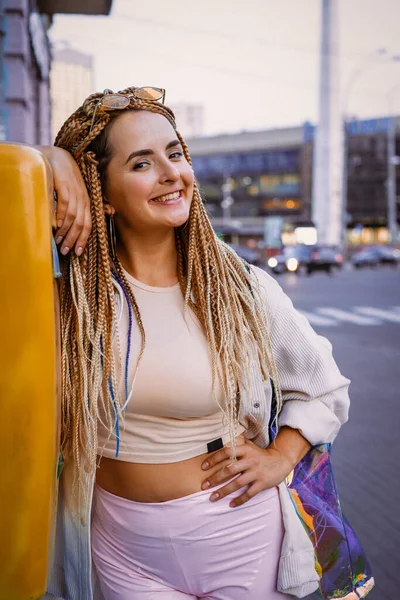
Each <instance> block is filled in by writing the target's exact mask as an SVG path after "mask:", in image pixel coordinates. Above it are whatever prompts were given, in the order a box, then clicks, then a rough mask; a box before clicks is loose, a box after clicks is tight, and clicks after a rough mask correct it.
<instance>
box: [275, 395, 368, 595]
mask: <svg viewBox="0 0 400 600" xmlns="http://www.w3.org/2000/svg"><path fill="white" fill-rule="evenodd" d="M272 409H273V410H272V411H271V420H270V427H269V431H270V439H271V440H273V439H274V438H275V436H276V427H275V426H274V418H273V416H274V415H275V414H276V398H275V395H274V394H273V404H272ZM286 483H287V487H288V490H289V492H290V495H291V498H292V501H293V503H294V505H295V507H296V511H297V514H298V516H299V518H300V520H301V522H302V524H303V526H304V528H305V530H306V531H307V533H308V535H309V537H310V539H311V541H312V543H313V546H314V553H315V567H316V570H317V572H318V573H319V575H320V592H321V594H322V597H323V598H324V599H325V600H331V599H337V600H338V599H345V600H357V599H358V598H364V597H365V596H366V595H367V594H368V592H369V591H370V590H371V589H372V588H373V586H374V578H373V577H372V572H371V567H370V565H369V563H368V560H367V557H366V556H365V552H364V550H363V549H362V546H361V544H360V541H359V540H358V538H357V536H356V534H355V533H354V531H353V529H352V528H351V526H350V525H349V523H348V522H347V520H346V519H345V518H344V516H343V514H342V509H341V506H340V500H339V495H338V491H337V488H336V483H335V478H334V475H333V469H332V463H331V445H330V444H321V445H320V446H314V447H312V448H311V449H310V451H309V452H308V453H307V454H306V456H305V457H304V458H303V459H302V460H301V461H300V462H299V463H298V465H297V466H296V467H295V469H294V470H293V472H292V473H291V474H290V475H289V477H288V478H287V481H286Z"/></svg>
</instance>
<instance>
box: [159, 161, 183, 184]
mask: <svg viewBox="0 0 400 600" xmlns="http://www.w3.org/2000/svg"><path fill="white" fill-rule="evenodd" d="M179 178H180V172H179V170H178V169H177V167H176V165H174V164H173V163H172V162H170V161H169V160H166V161H165V162H164V163H163V166H162V168H161V169H160V182H161V183H171V182H172V183H174V182H175V181H178V179H179Z"/></svg>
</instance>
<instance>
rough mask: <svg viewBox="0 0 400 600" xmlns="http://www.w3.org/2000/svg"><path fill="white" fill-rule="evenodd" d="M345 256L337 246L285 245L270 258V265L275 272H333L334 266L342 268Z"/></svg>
mask: <svg viewBox="0 0 400 600" xmlns="http://www.w3.org/2000/svg"><path fill="white" fill-rule="evenodd" d="M342 263H343V256H342V254H341V253H340V251H339V249H338V248H337V247H336V246H328V245H324V244H316V245H313V246H306V245H303V244H301V245H298V246H285V247H284V248H283V250H282V253H281V254H278V255H277V256H274V257H272V258H270V259H269V260H268V266H269V267H270V269H271V270H272V272H273V273H275V274H280V273H285V272H286V271H290V272H292V273H299V272H301V271H304V272H306V273H307V274H308V275H311V273H313V272H314V271H326V272H327V273H331V272H332V270H333V269H334V268H341V266H342Z"/></svg>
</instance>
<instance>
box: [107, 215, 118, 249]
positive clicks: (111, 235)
mask: <svg viewBox="0 0 400 600" xmlns="http://www.w3.org/2000/svg"><path fill="white" fill-rule="evenodd" d="M108 243H109V247H110V253H111V258H113V259H115V258H116V256H117V235H116V230H115V223H114V215H109V216H108Z"/></svg>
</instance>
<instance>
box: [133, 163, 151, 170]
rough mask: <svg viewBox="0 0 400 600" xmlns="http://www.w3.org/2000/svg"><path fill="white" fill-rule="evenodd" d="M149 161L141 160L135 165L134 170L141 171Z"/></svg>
mask: <svg viewBox="0 0 400 600" xmlns="http://www.w3.org/2000/svg"><path fill="white" fill-rule="evenodd" d="M148 164H149V163H148V162H146V161H141V162H138V163H136V165H134V167H133V170H134V171H140V169H142V168H143V167H145V166H146V165H148Z"/></svg>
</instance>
